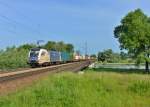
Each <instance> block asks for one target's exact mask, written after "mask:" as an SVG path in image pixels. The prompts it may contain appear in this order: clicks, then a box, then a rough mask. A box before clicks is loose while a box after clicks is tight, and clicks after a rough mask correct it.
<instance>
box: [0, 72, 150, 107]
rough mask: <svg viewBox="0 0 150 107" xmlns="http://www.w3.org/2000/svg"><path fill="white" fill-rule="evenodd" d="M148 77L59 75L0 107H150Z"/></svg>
mask: <svg viewBox="0 0 150 107" xmlns="http://www.w3.org/2000/svg"><path fill="white" fill-rule="evenodd" d="M149 106H150V76H149V75H144V74H135V73H133V74H127V73H126V74H125V73H116V72H102V71H101V72H93V70H86V71H85V73H84V74H74V73H61V74H52V75H50V76H49V77H47V78H45V79H43V80H40V81H38V82H35V84H34V85H32V86H30V87H27V88H25V89H21V90H20V91H18V92H15V93H12V94H10V95H7V96H1V97H0V107H149Z"/></svg>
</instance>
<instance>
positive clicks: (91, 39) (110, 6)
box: [0, 0, 150, 53]
mask: <svg viewBox="0 0 150 107" xmlns="http://www.w3.org/2000/svg"><path fill="white" fill-rule="evenodd" d="M149 4H150V1H148V0H0V29H1V30H0V46H1V47H0V48H1V49H3V48H6V47H7V46H12V45H16V46H18V45H20V44H24V43H36V41H37V40H44V41H45V42H46V41H48V40H52V41H64V42H67V43H73V44H74V45H75V48H76V49H77V50H81V51H82V52H84V51H83V47H84V46H85V42H87V44H88V52H89V53H97V52H98V51H102V50H103V49H108V48H111V49H113V50H114V51H117V52H118V51H119V44H118V42H117V40H116V39H115V38H114V35H113V30H114V27H115V26H116V25H118V24H119V23H120V20H121V18H122V17H123V16H125V15H126V14H127V13H128V12H129V11H131V10H134V9H136V8H141V9H142V10H143V11H144V12H145V13H146V14H147V15H150V8H149Z"/></svg>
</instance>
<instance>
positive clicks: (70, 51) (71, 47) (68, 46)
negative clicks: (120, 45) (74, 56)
mask: <svg viewBox="0 0 150 107" xmlns="http://www.w3.org/2000/svg"><path fill="white" fill-rule="evenodd" d="M66 51H67V52H69V53H73V52H74V46H73V45H72V44H66Z"/></svg>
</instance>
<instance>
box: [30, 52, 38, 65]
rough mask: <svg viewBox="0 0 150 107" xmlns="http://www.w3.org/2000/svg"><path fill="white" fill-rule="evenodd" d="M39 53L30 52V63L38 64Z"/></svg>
mask: <svg viewBox="0 0 150 107" xmlns="http://www.w3.org/2000/svg"><path fill="white" fill-rule="evenodd" d="M38 57H39V51H32V50H31V51H30V53H29V62H30V63H38Z"/></svg>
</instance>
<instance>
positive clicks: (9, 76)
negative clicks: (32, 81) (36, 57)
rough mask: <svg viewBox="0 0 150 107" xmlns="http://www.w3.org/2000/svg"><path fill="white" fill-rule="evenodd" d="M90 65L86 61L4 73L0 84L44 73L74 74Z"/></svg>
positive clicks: (0, 75) (0, 76) (0, 77)
mask: <svg viewBox="0 0 150 107" xmlns="http://www.w3.org/2000/svg"><path fill="white" fill-rule="evenodd" d="M90 63H92V61H89V60H88V61H81V62H72V63H67V64H61V65H54V66H48V67H43V68H33V69H29V70H23V71H16V72H10V73H4V74H0V83H4V82H9V81H11V80H15V79H20V78H25V77H28V76H33V75H38V74H41V73H46V72H52V73H58V72H63V71H72V72H76V71H79V70H81V69H83V68H85V67H87V66H89V64H90Z"/></svg>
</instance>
